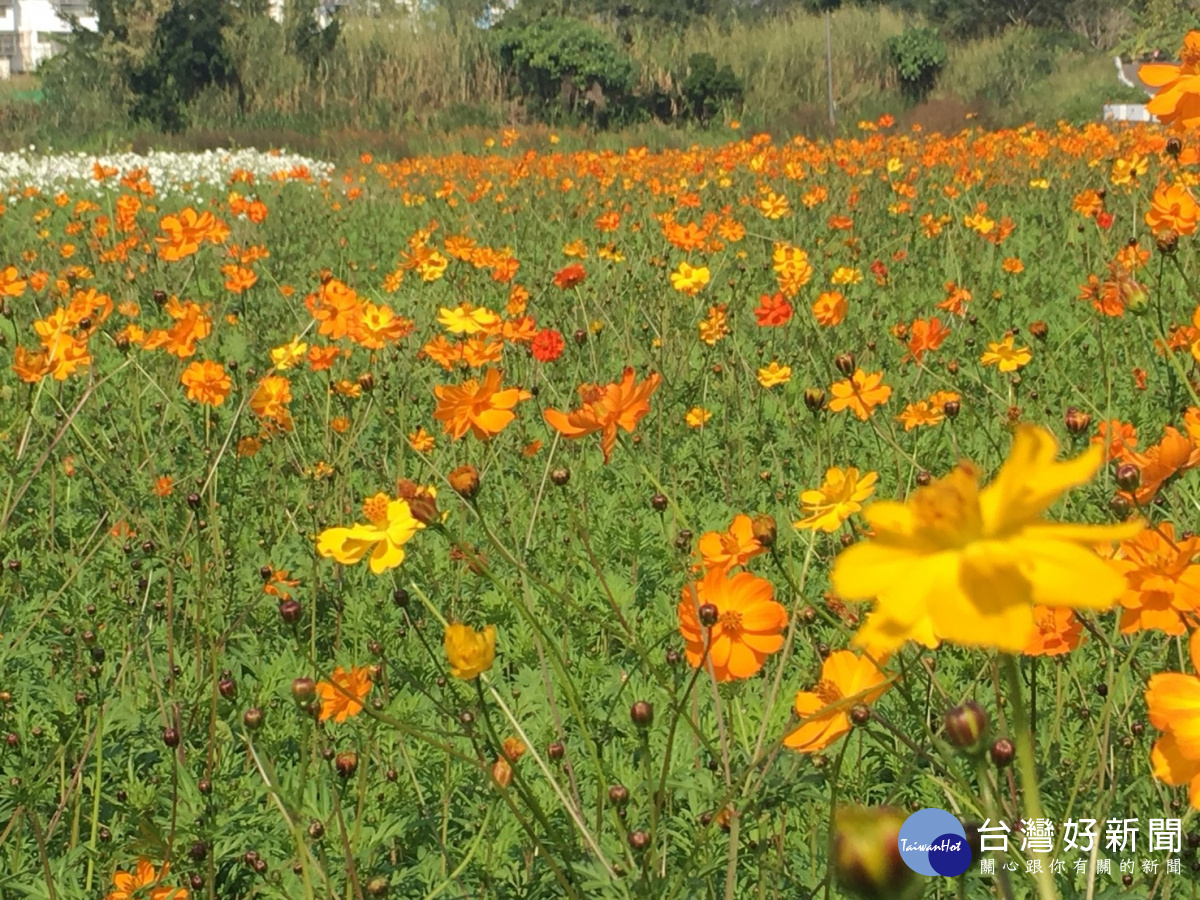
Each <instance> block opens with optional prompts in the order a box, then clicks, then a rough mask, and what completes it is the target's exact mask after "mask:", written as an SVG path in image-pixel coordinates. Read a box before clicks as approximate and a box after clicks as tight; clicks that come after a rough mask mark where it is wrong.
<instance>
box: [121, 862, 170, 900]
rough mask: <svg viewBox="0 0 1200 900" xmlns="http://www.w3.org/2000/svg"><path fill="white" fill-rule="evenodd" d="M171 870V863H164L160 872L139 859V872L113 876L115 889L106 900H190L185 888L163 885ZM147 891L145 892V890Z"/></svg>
mask: <svg viewBox="0 0 1200 900" xmlns="http://www.w3.org/2000/svg"><path fill="white" fill-rule="evenodd" d="M170 870H171V864H170V863H163V867H162V869H161V870H159V871H157V872H156V871H155V870H154V866H153V865H152V864H151V862H150V860H148V859H139V860H138V864H137V871H135V872H117V873H116V874H115V875H113V889H112V891H110V892H109V894H108V896H107V897H106V898H105V900H134V898H135V897H136V898H139V900H140V898H143V897H145V898H147V900H188V892H187V890H185V889H184V888H173V887H168V886H167V885H164V884H161V882H162V880H163V879H164V878H166V877H167V873H168V872H169V871H170ZM143 889H145V890H143Z"/></svg>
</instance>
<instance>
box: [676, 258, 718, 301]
mask: <svg viewBox="0 0 1200 900" xmlns="http://www.w3.org/2000/svg"><path fill="white" fill-rule="evenodd" d="M708 279H709V272H708V266H695V267H693V266H691V265H689V264H688V263H686V262H681V263H680V264H679V268H678V269H676V270H675V271H674V272H672V273H671V286H672V287H674V288H675V290H677V291H679V292H680V293H681V294H687V295H688V296H689V297H690V296H693V295H694V294H697V293H699V292H700V289H701V288H703V287H704V286H705V285H706V284H708Z"/></svg>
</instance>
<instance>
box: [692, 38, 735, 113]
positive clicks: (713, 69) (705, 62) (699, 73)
mask: <svg viewBox="0 0 1200 900" xmlns="http://www.w3.org/2000/svg"><path fill="white" fill-rule="evenodd" d="M745 93H746V87H745V85H744V84H742V79H740V78H738V77H737V75H735V74H733V69H731V68H730V67H729V65H728V64H726V65H724V66H721V67H720V68H718V67H717V60H716V57H714V56H713V55H712V54H711V53H693V54H692V57H691V58H690V59H689V60H688V75H687V78H685V79H684V80H683V98H684V100H686V101H687V105H688V111H689V112H690V113H691V115H692V116H693V117H694V118H696V119H699V120H700V121H701V122H707V121H708V120H709V119H711V118H712V117H713V115H714V114H715V113H716V112H717V110H719V109H721V107H723V106H726V105H735V104H738V105H740V104H741V102H742V98H743V97H744V96H745Z"/></svg>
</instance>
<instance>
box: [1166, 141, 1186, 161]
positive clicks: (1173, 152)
mask: <svg viewBox="0 0 1200 900" xmlns="http://www.w3.org/2000/svg"><path fill="white" fill-rule="evenodd" d="M1166 150H1167V155H1168V156H1170V157H1171V158H1172V159H1179V154H1180V153H1182V152H1183V141H1181V140H1179V138H1177V137H1169V138H1167V146H1166Z"/></svg>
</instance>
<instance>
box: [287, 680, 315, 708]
mask: <svg viewBox="0 0 1200 900" xmlns="http://www.w3.org/2000/svg"><path fill="white" fill-rule="evenodd" d="M292 698H293V699H294V700H295V701H296V702H297V703H299V704H300V705H301V706H308V704H310V703H312V702H313V700H315V699H316V698H317V684H316V682H315V681H313V680H312V679H311V678H297V679H295V680H294V681H293V682H292Z"/></svg>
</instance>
